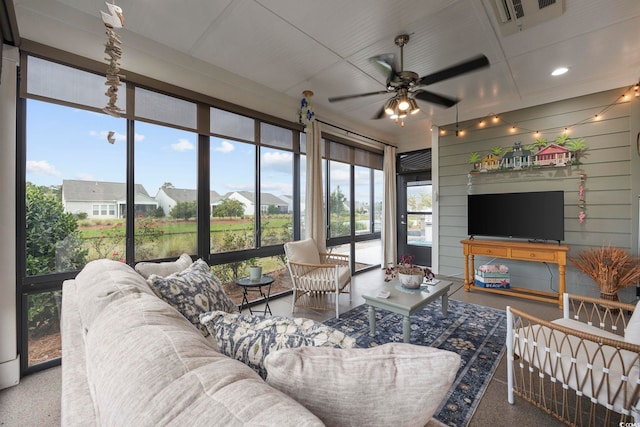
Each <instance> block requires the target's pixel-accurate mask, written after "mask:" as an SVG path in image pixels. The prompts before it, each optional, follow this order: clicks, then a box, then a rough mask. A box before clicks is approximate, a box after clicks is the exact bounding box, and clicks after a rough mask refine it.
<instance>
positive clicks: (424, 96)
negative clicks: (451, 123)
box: [413, 89, 460, 108]
mask: <svg viewBox="0 0 640 427" xmlns="http://www.w3.org/2000/svg"><path fill="white" fill-rule="evenodd" d="M413 94H414V96H415V97H416V98H418V99H419V100H421V101H426V102H430V103H432V104H437V105H442V106H444V107H447V108H449V107H453V106H454V105H456V104H457V103H458V102H460V100H459V99H455V98H448V97H446V96H442V95H438V94H437V93H433V92H429V91H426V90H422V89H420V90H417V91H415V92H413Z"/></svg>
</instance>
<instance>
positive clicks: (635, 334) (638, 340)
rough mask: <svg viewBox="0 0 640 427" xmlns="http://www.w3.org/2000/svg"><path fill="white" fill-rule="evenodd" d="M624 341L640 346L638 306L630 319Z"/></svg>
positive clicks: (639, 311)
mask: <svg viewBox="0 0 640 427" xmlns="http://www.w3.org/2000/svg"><path fill="white" fill-rule="evenodd" d="M638 304H640V302H639V303H638ZM624 340H625V341H626V342H628V343H631V344H640V306H636V309H635V310H633V314H632V315H631V318H629V323H627V329H626V330H625V332H624Z"/></svg>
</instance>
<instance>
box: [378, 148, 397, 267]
mask: <svg viewBox="0 0 640 427" xmlns="http://www.w3.org/2000/svg"><path fill="white" fill-rule="evenodd" d="M383 173H384V197H383V199H382V213H383V221H382V268H385V267H386V266H388V265H389V264H395V263H396V261H397V260H398V244H397V240H398V239H397V236H398V230H397V222H396V219H397V218H396V147H392V146H389V145H387V146H385V147H384V164H383Z"/></svg>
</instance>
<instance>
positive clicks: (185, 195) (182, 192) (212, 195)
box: [161, 187, 222, 203]
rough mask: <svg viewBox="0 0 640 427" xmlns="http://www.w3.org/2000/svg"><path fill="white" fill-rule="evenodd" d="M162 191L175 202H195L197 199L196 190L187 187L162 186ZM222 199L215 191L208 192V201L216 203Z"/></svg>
mask: <svg viewBox="0 0 640 427" xmlns="http://www.w3.org/2000/svg"><path fill="white" fill-rule="evenodd" d="M161 190H162V191H164V192H165V194H166V195H167V196H169V197H171V198H172V199H173V200H175V201H176V203H182V202H195V201H197V200H198V193H197V191H196V190H191V189H188V188H175V187H162V188H161ZM220 200H222V196H220V194H218V193H217V192H215V191H211V192H209V201H210V202H211V203H216V202H219V201H220Z"/></svg>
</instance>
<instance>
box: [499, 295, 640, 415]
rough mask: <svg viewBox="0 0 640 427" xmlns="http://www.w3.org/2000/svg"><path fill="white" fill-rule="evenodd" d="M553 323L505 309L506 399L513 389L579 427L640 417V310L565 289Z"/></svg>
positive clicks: (511, 397)
mask: <svg viewBox="0 0 640 427" xmlns="http://www.w3.org/2000/svg"><path fill="white" fill-rule="evenodd" d="M563 307H564V313H563V317H562V318H561V319H557V320H554V321H551V322H548V321H545V320H542V319H539V318H537V317H535V316H532V315H530V314H527V313H525V312H523V311H520V310H517V309H514V308H511V307H507V382H508V401H509V403H511V404H513V403H514V394H515V395H517V396H519V397H521V398H523V399H524V400H526V401H528V402H531V403H533V404H534V405H536V406H537V407H538V408H540V409H542V410H544V411H545V412H547V413H549V414H551V415H553V416H554V417H556V418H557V419H559V420H560V421H562V422H564V423H566V424H569V425H576V426H587V425H588V426H604V425H615V426H618V425H623V424H622V423H626V422H633V421H634V420H635V422H636V423H637V422H640V416H639V413H638V408H639V403H638V399H639V397H640V395H639V393H640V378H639V374H640V345H638V343H639V341H640V340H639V338H640V310H638V312H637V313H636V314H632V315H631V316H630V314H631V313H635V312H634V309H635V306H634V305H631V304H624V303H620V302H612V301H605V300H601V299H596V298H590V297H583V296H577V295H569V294H564V306H563Z"/></svg>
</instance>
